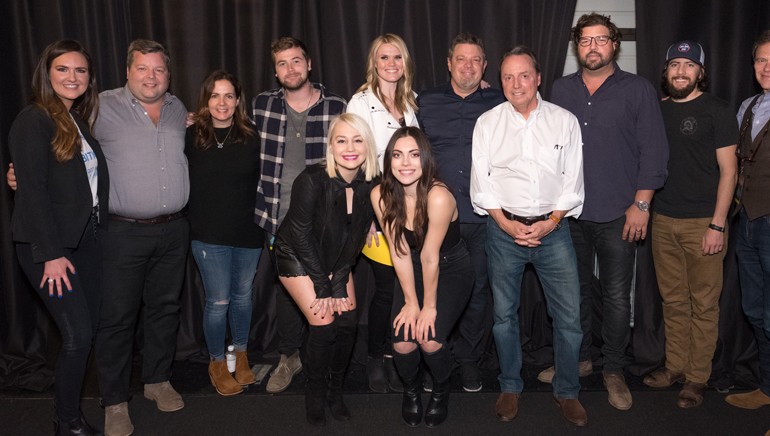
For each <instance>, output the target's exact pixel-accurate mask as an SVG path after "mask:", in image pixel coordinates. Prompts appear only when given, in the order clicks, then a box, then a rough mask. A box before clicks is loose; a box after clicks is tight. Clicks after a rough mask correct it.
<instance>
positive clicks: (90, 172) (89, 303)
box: [8, 40, 109, 435]
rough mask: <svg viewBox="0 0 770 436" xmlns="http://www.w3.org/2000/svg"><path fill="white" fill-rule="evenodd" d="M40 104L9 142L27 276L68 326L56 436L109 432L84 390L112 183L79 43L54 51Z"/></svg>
mask: <svg viewBox="0 0 770 436" xmlns="http://www.w3.org/2000/svg"><path fill="white" fill-rule="evenodd" d="M32 94H33V98H32V103H33V104H31V105H30V106H27V107H26V108H24V110H22V111H21V113H20V114H19V115H18V116H17V117H16V120H15V121H14V122H13V126H12V127H11V132H10V135H9V137H8V142H9V145H10V151H11V158H12V159H13V162H14V164H15V168H16V176H17V178H18V190H17V191H16V195H15V197H14V201H15V207H14V210H13V217H12V224H11V226H12V231H13V240H14V241H15V242H16V253H17V255H18V258H19V264H20V265H21V268H22V270H23V271H24V274H25V275H26V276H27V278H28V279H29V281H30V282H31V283H32V285H33V286H34V287H35V289H36V290H37V293H38V295H40V297H41V298H42V300H43V304H44V305H45V307H46V309H47V310H48V312H49V313H50V314H51V316H52V317H53V319H54V322H55V323H56V326H57V327H58V328H59V332H60V333H61V338H62V348H61V351H60V352H59V360H58V362H57V365H56V376H55V377H56V379H55V380H56V385H55V389H56V395H55V400H54V401H55V406H56V420H55V421H54V423H55V432H56V434H62V435H65V434H79V435H81V434H82V435H91V434H101V433H100V432H99V431H97V430H95V429H94V428H92V427H91V426H90V425H88V423H87V422H86V421H85V418H84V417H83V414H82V413H81V412H80V392H81V390H82V387H83V377H84V375H85V371H86V366H87V364H88V356H89V354H90V353H91V344H92V340H93V337H94V334H95V332H96V325H97V323H98V320H99V306H100V304H101V297H102V294H101V286H102V282H101V274H102V267H101V265H102V253H101V245H100V242H99V239H100V235H101V234H102V232H103V231H104V230H103V228H102V224H101V223H105V222H106V220H105V218H106V213H107V200H108V196H109V176H108V174H107V164H106V162H105V160H104V155H103V154H102V150H101V148H100V147H99V143H98V142H96V140H94V138H93V137H92V136H91V124H89V122H90V121H91V120H93V116H94V115H95V114H96V111H97V107H98V91H97V90H96V75H95V74H94V72H93V70H92V63H91V57H90V56H89V54H88V53H87V52H86V50H85V48H83V46H82V45H81V44H80V43H79V42H77V41H71V40H65V41H57V42H54V43H53V44H51V45H49V46H48V47H46V48H45V50H44V51H43V53H42V54H41V55H40V60H39V62H38V64H37V67H36V68H35V73H34V76H33V78H32Z"/></svg>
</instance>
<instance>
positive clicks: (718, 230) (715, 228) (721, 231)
mask: <svg viewBox="0 0 770 436" xmlns="http://www.w3.org/2000/svg"><path fill="white" fill-rule="evenodd" d="M709 228H710V229H711V230H716V231H717V232H720V233H724V232H725V228H724V227H719V226H718V225H716V224H714V223H711V224H709Z"/></svg>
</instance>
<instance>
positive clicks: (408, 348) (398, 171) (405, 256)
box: [371, 127, 473, 427]
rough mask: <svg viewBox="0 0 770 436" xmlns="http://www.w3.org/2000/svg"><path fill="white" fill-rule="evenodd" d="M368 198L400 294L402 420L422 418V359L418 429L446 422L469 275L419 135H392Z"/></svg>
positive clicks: (397, 339)
mask: <svg viewBox="0 0 770 436" xmlns="http://www.w3.org/2000/svg"><path fill="white" fill-rule="evenodd" d="M371 197H372V204H373V205H374V211H375V214H376V215H377V219H378V220H379V221H380V225H381V226H382V228H383V230H384V232H385V236H386V239H387V240H388V245H389V246H390V254H391V257H392V259H393V267H394V268H395V270H396V276H397V277H398V283H399V287H400V291H396V292H395V294H394V296H393V311H392V315H393V350H394V355H393V360H394V362H395V364H396V369H397V370H398V373H399V374H400V376H401V379H402V382H403V384H404V397H403V404H402V409H401V413H402V416H403V418H404V421H406V423H407V424H409V425H410V426H416V425H418V424H419V423H420V421H421V420H422V418H423V408H422V401H421V399H420V392H421V387H422V385H421V383H420V379H419V368H420V355H422V358H424V359H425V363H426V364H427V366H428V368H429V369H430V372H431V374H432V376H433V393H432V394H431V398H430V402H428V407H427V409H426V410H425V424H426V425H427V426H429V427H433V426H437V425H439V424H441V423H442V422H444V420H445V419H446V417H447V409H448V403H449V379H450V375H451V370H452V355H451V352H450V350H449V349H448V347H447V337H448V335H449V332H450V331H451V330H452V327H454V325H455V323H456V322H457V320H458V319H459V318H460V315H461V314H462V312H463V309H464V308H465V305H466V303H467V302H468V298H469V297H470V293H471V289H472V287H473V271H472V267H471V262H470V257H469V255H468V250H467V249H466V248H465V244H464V243H463V242H462V240H461V239H460V225H459V221H458V219H457V218H458V212H457V204H456V202H455V199H454V197H453V196H452V194H451V192H449V189H448V188H447V186H446V185H445V184H444V183H442V182H441V181H439V180H438V179H437V178H436V164H435V160H434V159H433V156H432V154H431V149H430V144H429V143H428V139H427V137H426V136H425V134H424V133H422V131H420V130H419V129H418V128H416V127H402V128H401V129H398V130H397V131H396V132H395V133H394V134H393V136H392V138H391V139H390V142H389V143H388V147H387V149H386V150H385V161H384V169H383V177H382V184H380V185H379V186H377V187H375V188H374V189H373V190H372V195H371ZM418 347H419V348H418Z"/></svg>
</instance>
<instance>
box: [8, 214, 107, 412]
mask: <svg viewBox="0 0 770 436" xmlns="http://www.w3.org/2000/svg"><path fill="white" fill-rule="evenodd" d="M103 235H104V232H103V231H102V230H101V229H99V230H98V233H97V234H95V233H94V229H93V227H92V224H91V223H89V225H88V227H87V228H86V230H85V232H84V234H83V237H82V239H81V241H80V243H79V244H78V247H77V248H76V249H71V250H66V254H65V257H66V258H67V259H69V261H70V262H72V265H73V266H74V267H75V274H71V273H69V272H68V273H67V276H68V277H69V280H70V284H71V285H72V292H67V291H66V287H65V291H64V293H63V295H62V298H58V296H57V293H56V288H54V296H53V297H50V296H49V295H48V284H47V283H46V284H45V285H44V286H43V288H39V285H40V281H41V280H42V278H43V271H44V268H45V264H44V263H35V262H33V261H32V249H31V247H30V245H29V244H17V245H16V253H17V256H18V258H19V264H20V265H21V268H22V270H23V271H24V274H25V275H26V276H27V278H28V279H29V281H30V282H31V283H32V287H33V288H34V289H35V290H36V292H37V294H38V295H40V298H41V299H42V300H43V304H44V305H45V308H46V309H47V310H48V313H50V314H51V317H52V318H53V320H54V322H55V323H56V326H57V327H58V328H59V333H60V334H61V339H62V347H61V351H59V359H58V361H57V363H56V374H55V377H56V379H55V380H56V385H55V390H56V396H55V398H56V400H55V401H56V414H57V416H58V418H59V422H71V421H74V420H76V419H78V418H79V417H80V393H81V391H82V388H83V377H84V376H85V372H86V367H87V365H88V356H89V354H90V353H91V345H92V343H93V338H94V333H95V332H96V326H97V322H98V320H99V306H100V305H101V302H102V290H101V288H102V286H101V279H102V247H101V244H100V239H102V236H103ZM62 285H63V283H62ZM63 286H64V285H63Z"/></svg>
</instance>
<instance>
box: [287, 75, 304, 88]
mask: <svg viewBox="0 0 770 436" xmlns="http://www.w3.org/2000/svg"><path fill="white" fill-rule="evenodd" d="M307 80H308V78H307V77H302V75H300V76H299V77H297V78H296V79H293V81H284V82H281V86H283V87H284V88H285V89H286V90H287V91H296V90H298V89H302V87H303V86H305V84H306V83H307Z"/></svg>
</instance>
